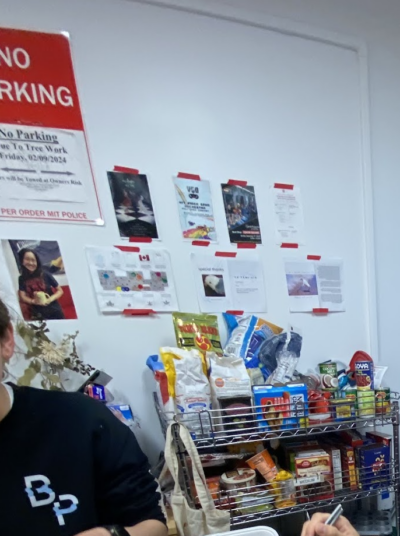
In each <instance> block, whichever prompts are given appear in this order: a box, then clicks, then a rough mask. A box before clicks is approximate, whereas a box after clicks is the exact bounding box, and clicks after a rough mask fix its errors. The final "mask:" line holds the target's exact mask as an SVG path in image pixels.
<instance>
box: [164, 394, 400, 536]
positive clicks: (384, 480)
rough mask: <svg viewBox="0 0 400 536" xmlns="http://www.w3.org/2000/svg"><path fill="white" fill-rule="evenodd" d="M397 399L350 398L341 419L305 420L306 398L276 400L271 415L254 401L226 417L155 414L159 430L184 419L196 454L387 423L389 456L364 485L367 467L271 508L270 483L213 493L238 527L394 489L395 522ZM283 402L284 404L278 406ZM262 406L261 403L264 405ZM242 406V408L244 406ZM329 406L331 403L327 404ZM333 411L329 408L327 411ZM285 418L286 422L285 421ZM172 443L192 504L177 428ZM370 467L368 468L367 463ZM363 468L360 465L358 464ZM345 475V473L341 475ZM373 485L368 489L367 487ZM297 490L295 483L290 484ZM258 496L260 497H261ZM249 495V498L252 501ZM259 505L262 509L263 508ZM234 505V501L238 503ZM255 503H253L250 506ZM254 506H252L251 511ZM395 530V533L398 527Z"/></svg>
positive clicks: (398, 499) (399, 521)
mask: <svg viewBox="0 0 400 536" xmlns="http://www.w3.org/2000/svg"><path fill="white" fill-rule="evenodd" d="M399 401H400V395H399V394H398V393H392V394H391V399H390V402H389V403H388V404H387V403H386V404H385V406H384V405H383V404H382V405H381V406H379V405H376V406H375V407H374V408H372V409H371V407H370V408H369V409H368V408H367V410H366V409H365V406H364V408H363V409H362V410H361V409H359V408H358V406H357V403H356V402H353V403H352V404H353V408H352V416H351V417H349V418H347V419H343V420H338V421H335V420H331V421H328V422H319V423H315V422H314V423H312V424H310V420H309V418H308V416H309V414H311V412H312V407H311V403H306V404H304V403H303V404H296V406H293V405H290V404H279V407H278V408H274V409H275V410H277V413H276V414H275V415H273V417H275V418H274V419H273V420H269V421H268V419H269V418H270V417H271V415H268V414H266V413H265V411H264V413H260V410H261V409H262V408H261V407H260V406H253V407H251V408H249V409H248V412H246V413H242V414H241V415H240V418H239V419H232V416H231V415H225V414H224V413H223V411H221V410H209V411H202V412H200V413H189V414H184V415H171V414H170V415H167V414H163V413H162V412H160V411H159V416H160V420H161V424H162V427H163V429H166V426H167V425H168V424H169V423H170V422H171V421H172V422H176V423H182V424H184V425H185V426H186V427H187V428H188V429H189V430H190V431H191V434H192V437H193V440H194V442H195V444H196V447H197V449H198V451H199V453H200V454H202V455H205V453H212V452H221V451H222V450H224V448H226V447H227V446H229V445H245V444H249V443H252V442H256V441H264V442H265V441H271V440H273V439H285V438H298V439H304V440H306V439H307V438H309V437H310V436H315V435H321V434H329V433H332V432H338V431H343V430H351V429H358V430H360V429H366V428H375V427H381V426H387V425H390V426H392V428H393V436H392V445H393V446H392V458H391V461H390V464H388V465H386V467H385V469H384V471H383V472H381V473H380V475H379V478H378V479H375V480H374V484H373V486H372V485H370V484H371V483H370V481H369V480H368V479H369V478H370V476H369V475H370V474H371V473H370V472H368V468H367V472H366V473H364V475H367V476H365V478H366V480H364V481H362V479H361V477H360V476H359V479H358V487H357V489H350V486H349V485H348V483H346V474H345V472H343V473H342V474H343V488H344V489H343V490H341V491H335V492H334V496H333V497H329V498H326V499H323V498H322V499H321V498H319V497H321V495H320V496H318V495H311V494H310V495H309V496H307V497H306V499H305V498H304V492H303V495H302V496H301V497H300V496H299V495H298V491H296V502H297V504H295V505H293V506H290V507H287V508H281V509H277V508H271V507H270V506H268V503H272V502H273V500H274V499H273V498H269V499H267V498H265V497H267V496H268V493H266V492H268V488H269V491H271V485H269V484H267V483H265V484H263V485H257V486H253V487H252V489H251V492H249V490H248V489H247V488H246V489H243V490H240V489H237V490H234V491H230V492H229V491H225V492H219V493H218V496H216V497H214V498H215V504H216V506H217V508H223V509H229V510H230V513H231V526H232V528H234V527H239V526H242V525H244V524H247V523H254V522H262V521H266V520H268V519H271V518H276V517H280V516H285V515H289V514H294V513H299V512H305V511H309V512H310V511H313V510H317V509H322V508H326V507H329V506H334V505H336V504H339V503H348V502H351V501H356V500H358V499H363V498H366V497H373V496H378V495H380V494H381V493H383V492H393V493H394V494H395V509H396V513H395V516H396V526H397V529H398V531H399V527H400V494H399V491H400V450H399V439H400V434H399V424H400V417H399ZM284 406H288V407H284ZM264 409H265V408H264ZM246 411H247V410H246ZM332 411H333V408H332ZM278 413H279V415H289V416H290V419H289V421H287V420H285V419H283V418H280V419H279V418H278V419H277V418H276V415H277V414H278ZM332 414H333V413H332ZM288 422H289V424H288ZM173 435H174V439H175V448H176V451H177V454H178V457H179V460H180V462H181V464H180V465H181V470H182V477H183V487H184V490H185V493H186V497H187V500H188V501H189V503H190V504H192V506H193V505H195V504H196V497H195V496H193V493H192V487H191V485H190V468H189V465H188V461H187V457H186V453H185V449H184V448H183V445H182V444H181V442H180V439H179V432H178V427H173ZM369 469H371V470H372V468H369ZM364 470H365V469H364ZM347 478H348V477H347ZM370 488H373V489H370ZM296 489H297V488H296ZM244 491H245V492H246V504H247V505H248V506H246V505H244V503H240V497H241V496H242V495H241V494H242V492H244ZM263 498H264V499H263ZM253 499H254V501H253ZM263 504H264V505H265V509H264V508H263ZM238 505H239V506H238ZM255 505H257V506H255ZM255 510H256V511H255ZM398 534H399V532H398Z"/></svg>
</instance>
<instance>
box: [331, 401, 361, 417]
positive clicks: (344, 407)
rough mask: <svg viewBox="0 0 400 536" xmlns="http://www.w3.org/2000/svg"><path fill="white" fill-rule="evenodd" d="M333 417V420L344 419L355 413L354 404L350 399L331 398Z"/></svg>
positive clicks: (353, 415)
mask: <svg viewBox="0 0 400 536" xmlns="http://www.w3.org/2000/svg"><path fill="white" fill-rule="evenodd" d="M331 404H332V413H333V419H334V420H335V421H345V420H349V419H353V418H354V417H355V415H356V412H355V408H354V405H353V404H352V403H351V402H350V400H346V399H343V398H339V399H336V400H331Z"/></svg>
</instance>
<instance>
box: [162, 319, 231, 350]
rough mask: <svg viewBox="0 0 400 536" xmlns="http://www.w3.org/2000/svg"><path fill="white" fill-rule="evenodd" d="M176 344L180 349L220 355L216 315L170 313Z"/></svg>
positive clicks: (220, 347)
mask: <svg viewBox="0 0 400 536" xmlns="http://www.w3.org/2000/svg"><path fill="white" fill-rule="evenodd" d="M172 319H173V322H174V329H175V336H176V343H177V345H178V346H179V347H180V348H185V349H187V350H190V349H192V348H194V349H197V350H200V351H201V352H204V353H205V352H212V351H214V352H216V353H217V354H219V355H222V346H221V338H220V335H219V329H218V318H217V317H216V315H207V314H195V313H172Z"/></svg>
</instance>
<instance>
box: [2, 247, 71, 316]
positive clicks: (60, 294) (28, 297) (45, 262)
mask: <svg viewBox="0 0 400 536" xmlns="http://www.w3.org/2000/svg"><path fill="white" fill-rule="evenodd" d="M8 243H9V246H10V249H11V251H12V255H10V256H7V257H6V258H7V264H8V269H9V272H10V275H11V278H12V279H13V280H14V281H15V286H16V288H17V289H18V290H17V295H18V301H19V304H20V307H21V311H22V315H23V317H24V320H71V319H75V318H77V315H76V310H75V305H74V302H73V299H72V295H71V291H70V288H69V283H68V278H67V274H66V273H65V267H64V262H63V259H62V256H61V252H60V248H59V245H58V242H56V241H53V240H9V241H8Z"/></svg>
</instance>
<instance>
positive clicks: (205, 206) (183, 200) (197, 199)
mask: <svg viewBox="0 0 400 536" xmlns="http://www.w3.org/2000/svg"><path fill="white" fill-rule="evenodd" d="M174 186H175V193H176V200H177V203H178V211H179V220H180V223H181V228H182V236H183V238H185V239H190V240H209V241H210V242H215V241H216V240H217V233H216V229H215V221H214V211H213V205H212V199H211V189H210V183H209V182H208V181H203V180H200V181H198V180H191V179H185V178H180V177H174Z"/></svg>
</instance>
